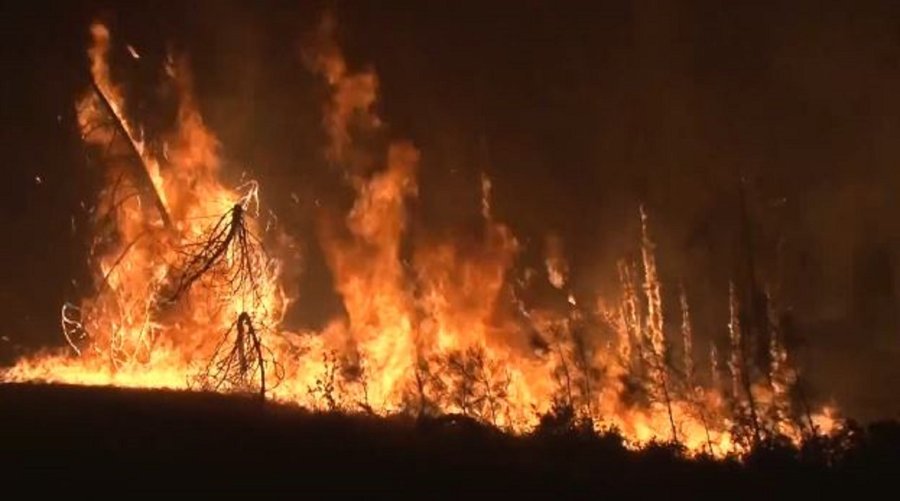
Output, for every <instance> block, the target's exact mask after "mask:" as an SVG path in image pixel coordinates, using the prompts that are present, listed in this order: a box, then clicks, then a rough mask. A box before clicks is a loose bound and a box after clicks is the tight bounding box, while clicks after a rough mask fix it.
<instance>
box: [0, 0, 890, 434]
mask: <svg viewBox="0 0 900 501" xmlns="http://www.w3.org/2000/svg"><path fill="white" fill-rule="evenodd" d="M326 8H328V9H331V10H332V11H333V12H334V13H335V15H336V17H337V19H338V22H339V37H340V40H341V43H342V44H343V46H344V48H345V51H346V53H347V55H348V57H349V59H350V61H351V63H352V64H354V65H355V66H356V67H357V68H363V67H368V66H371V67H373V68H374V69H375V70H376V71H377V73H378V75H379V78H380V82H381V91H382V98H381V100H380V104H379V110H380V113H381V114H382V116H383V117H385V119H386V121H387V122H388V123H389V124H390V134H391V136H392V137H396V138H409V139H411V140H412V141H413V142H414V143H415V144H416V145H417V146H418V147H419V148H420V149H421V150H422V154H423V157H422V159H423V164H422V169H421V175H420V196H419V198H418V200H417V201H416V202H415V207H414V208H413V209H414V212H413V216H412V218H413V224H412V230H411V232H412V234H413V236H415V235H423V234H437V233H444V234H446V233H450V234H453V233H454V232H458V233H459V234H460V236H459V238H460V239H464V238H465V234H466V231H467V228H468V227H469V226H471V223H472V221H476V220H477V218H478V214H479V210H480V205H479V204H480V201H479V196H480V194H479V176H480V172H482V171H484V172H486V173H487V174H488V175H489V176H490V177H491V178H492V179H493V182H494V193H495V201H494V205H495V212H496V216H497V217H498V219H500V220H503V221H506V222H508V223H509V224H510V225H511V227H512V228H513V229H514V230H515V231H516V234H517V235H518V236H519V237H520V239H521V240H522V241H523V242H524V244H525V250H524V252H523V254H522V255H521V256H520V260H519V266H520V268H524V267H527V266H531V267H535V268H539V267H540V266H541V249H542V243H543V241H544V239H545V238H546V236H547V235H548V233H551V232H552V233H553V234H556V235H558V236H559V237H561V238H562V240H563V241H564V242H565V248H566V252H567V255H568V257H569V259H570V262H571V268H572V270H573V283H572V286H573V288H574V290H575V293H576V295H578V296H579V297H582V298H584V299H585V300H587V299H588V298H590V297H592V294H594V293H595V292H596V291H608V290H611V289H612V288H613V287H614V285H615V282H614V278H615V271H616V269H615V261H616V259H618V258H620V257H622V256H625V255H627V254H628V253H629V252H634V251H635V250H636V245H637V242H638V240H637V224H638V209H637V208H638V205H639V204H640V203H644V204H645V205H646V207H647V209H648V212H649V214H650V217H651V225H652V228H651V229H652V232H653V234H654V237H655V239H656V240H657V241H658V243H659V261H660V267H661V273H662V278H663V280H664V294H666V295H667V297H668V296H671V295H672V294H675V293H676V290H677V289H676V287H675V286H676V285H677V284H678V283H680V282H683V283H684V284H685V287H686V288H687V290H688V295H689V296H690V298H691V301H692V303H693V304H694V305H695V306H694V309H695V318H696V319H697V321H698V326H697V330H698V331H700V332H702V336H703V337H704V339H705V340H707V342H708V340H710V339H717V340H719V341H720V342H724V339H725V336H726V335H727V331H726V327H725V323H726V319H727V290H728V281H729V279H730V278H731V277H732V276H733V275H734V273H735V270H736V268H737V266H738V263H739V262H740V260H741V257H740V255H741V249H742V247H740V245H738V243H737V242H738V233H739V232H738V228H739V226H740V206H739V203H738V200H739V193H740V190H739V186H740V183H739V179H740V178H741V176H743V178H744V179H745V183H744V191H745V195H746V200H747V210H748V213H749V219H750V221H751V227H752V234H753V236H754V240H753V241H754V253H755V255H756V258H757V260H758V262H759V267H760V279H761V280H765V281H766V282H769V283H772V284H777V285H778V287H779V288H780V290H781V291H782V292H781V294H782V296H783V298H784V299H783V301H784V303H785V305H784V306H785V308H786V309H787V310H788V311H789V312H790V314H791V316H792V319H793V322H794V323H795V324H796V325H797V330H798V332H799V333H801V337H802V341H804V342H805V344H804V346H805V348H804V349H805V354H804V358H805V360H806V363H807V365H808V371H809V374H810V376H811V378H812V379H813V381H814V384H815V387H816V393H817V396H818V398H822V399H827V398H829V397H834V398H836V399H837V400H838V402H839V403H840V404H841V405H842V407H843V408H844V409H845V410H846V411H847V413H849V414H851V415H856V416H859V417H861V418H864V419H866V418H871V417H875V416H886V415H893V416H896V415H897V413H898V412H900V401H898V400H897V399H896V398H895V393H896V392H895V390H894V389H895V388H897V385H898V384H900V364H897V360H898V359H900V358H898V357H900V332H898V328H900V326H898V320H900V319H898V316H897V308H898V306H900V303H898V301H900V298H898V297H897V294H896V286H897V281H898V279H900V269H898V251H900V239H898V237H900V235H898V230H900V222H898V218H897V216H898V215H900V206H898V202H897V198H896V196H895V194H896V193H900V175H898V172H900V169H898V167H900V3H897V2H892V1H881V2H870V1H856V2H827V1H807V0H795V1H784V2H766V1H754V2H722V1H716V0H709V1H682V2H672V3H671V4H669V5H666V2H657V1H634V2H624V1H616V2H613V1H594V2H583V3H582V2H552V1H545V2H527V1H526V2H522V1H492V2H475V1H468V2H450V1H447V2H434V1H404V2H397V1H371V2H303V1H299V0H296V1H291V2H281V1H278V2H274V1H270V2H249V1H248V2H226V1H192V2H184V3H183V4H182V3H175V2H149V1H140V2H45V1H18V2H15V1H6V2H3V5H2V7H0V9H2V17H0V22H2V32H0V33H2V43H0V68H2V75H3V79H2V84H0V131H2V133H0V145H2V153H0V162H2V165H3V168H4V172H5V173H6V175H5V176H4V178H3V182H2V183H0V190H2V191H0V228H2V229H3V234H2V236H0V256H2V261H0V284H2V287H0V319H2V323H0V326H2V327H0V336H2V339H0V361H2V362H10V361H11V360H13V359H14V357H15V356H17V354H19V353H22V352H27V351H31V350H34V349H36V348H38V347H49V346H60V345H61V344H62V341H63V340H62V336H61V334H60V332H59V308H60V305H61V304H62V303H63V302H64V301H67V300H68V301H73V302H77V301H78V300H79V299H80V298H81V297H82V296H83V295H85V294H87V293H88V292H89V290H90V280H91V279H90V272H89V270H88V268H87V266H86V264H85V263H86V252H87V249H88V241H89V235H90V227H89V224H88V223H89V216H88V215H87V212H86V210H85V208H84V207H90V205H91V204H92V203H93V200H94V198H95V196H96V192H97V189H98V183H99V181H100V176H99V172H98V169H97V166H96V165H94V164H92V163H91V162H90V161H88V159H87V157H86V154H85V149H84V148H83V146H82V144H81V142H80V139H79V136H78V131H77V127H76V124H75V121H74V112H73V103H74V101H75V100H76V98H77V96H78V95H79V94H80V93H81V92H82V91H83V90H84V89H85V88H86V86H87V82H88V80H87V61H86V56H85V52H84V50H85V48H86V46H87V44H88V32H87V27H88V25H89V23H90V21H91V20H92V19H95V18H100V19H103V20H104V21H106V22H107V23H108V24H109V26H110V28H111V31H112V33H113V37H114V38H115V39H116V40H117V41H119V46H118V51H119V52H123V48H122V45H121V44H122V43H126V42H127V43H129V44H131V45H133V46H134V47H135V48H136V49H137V50H138V51H139V52H140V53H141V55H142V62H141V63H140V65H137V64H134V63H133V62H132V63H131V66H128V64H126V63H127V62H126V60H125V56H126V55H125V54H124V53H120V54H116V55H114V58H115V57H117V58H119V61H120V62H121V63H122V65H121V66H124V70H123V71H126V72H128V74H129V76H130V77H131V80H132V81H134V82H136V84H135V85H141V83H142V82H148V83H147V84H146V85H150V82H152V81H153V78H154V74H153V72H154V71H157V68H158V67H159V65H158V64H157V63H158V62H160V61H161V60H162V58H163V57H164V54H165V53H166V50H167V49H168V48H170V47H171V48H174V49H175V50H177V51H180V52H184V53H187V54H188V55H189V56H190V58H191V63H192V66H193V68H194V71H195V76H196V84H197V94H198V95H199V99H200V104H201V107H202V110H203V112H204V115H205V118H206V120H207V123H208V125H209V126H210V127H211V129H212V130H213V131H215V132H216V134H217V135H218V136H219V138H220V139H221V141H222V144H223V148H224V156H225V157H226V159H227V164H228V165H227V166H226V170H227V173H228V175H230V176H232V177H233V178H234V179H237V177H238V176H239V175H240V173H241V172H242V171H244V170H246V171H247V172H248V173H250V174H251V175H253V176H254V177H256V178H257V179H258V180H259V181H260V182H261V184H262V190H263V197H264V200H263V201H264V203H266V204H267V205H268V207H270V208H272V210H273V211H275V212H276V213H277V214H278V216H279V220H280V222H281V223H282V224H283V225H284V227H285V228H286V230H287V231H288V232H289V233H290V234H292V235H294V236H296V237H297V239H298V241H299V242H300V244H301V245H302V246H303V248H304V252H305V267H304V273H303V275H302V276H301V277H300V278H299V279H298V281H297V283H296V287H297V288H298V293H299V294H300V300H299V302H298V306H297V307H296V308H295V311H292V312H291V314H290V317H289V322H291V323H292V324H293V325H297V326H310V327H317V326H320V325H321V324H322V322H324V320H326V319H327V318H329V317H331V316H333V315H334V314H335V313H338V312H339V311H340V303H339V301H338V299H337V297H336V296H335V294H334V293H333V292H332V291H331V285H330V283H331V280H330V277H329V275H328V271H327V268H326V267H325V265H324V261H323V258H322V256H321V251H320V250H319V248H318V246H317V243H316V239H315V232H314V230H313V228H314V222H315V221H314V220H315V214H316V212H315V210H314V209H313V207H315V200H317V199H319V200H320V201H322V202H323V203H326V204H335V205H340V204H346V203H347V200H348V199H347V197H349V194H348V193H345V192H343V191H342V190H343V188H342V187H341V186H342V185H341V183H340V181H339V179H338V178H337V176H336V175H335V172H334V171H333V169H330V168H329V167H328V166H327V165H326V163H325V161H324V160H323V157H322V146H323V145H324V143H325V138H324V134H323V132H322V131H321V126H320V121H321V103H322V102H323V99H325V97H326V96H327V94H326V91H325V89H323V88H322V86H321V84H320V82H318V81H317V79H316V78H315V77H314V76H313V75H311V74H310V73H309V72H308V71H307V70H306V69H305V68H304V66H303V63H302V59H301V57H300V48H301V47H302V44H303V40H304V34H306V33H309V31H310V30H311V29H312V28H313V27H314V26H315V25H316V23H317V22H318V20H319V16H320V14H321V13H322V12H323V10H324V9H326ZM113 65H114V66H116V67H120V65H117V60H115V59H114V61H113ZM146 94H148V95H149V94H152V93H150V92H148V93H146ZM153 104H154V103H153V100H152V99H148V100H147V101H146V102H142V103H138V104H137V105H136V107H135V113H136V114H138V115H139V116H141V117H142V118H144V119H145V120H144V121H145V122H146V123H148V124H149V127H151V128H152V127H153V124H154V123H155V122H154V121H156V122H160V123H162V122H164V121H165V117H166V116H167V115H166V114H167V113H168V112H170V111H171V110H169V111H167V110H165V109H159V108H157V107H154V106H153ZM344 191H346V190H344ZM292 195H295V196H296V198H297V199H299V200H300V202H299V203H295V202H294V200H293V198H294V197H292ZM82 204H84V207H83V206H82ZM671 314H672V315H676V316H677V315H678V312H677V311H675V310H673V311H672V312H671Z"/></svg>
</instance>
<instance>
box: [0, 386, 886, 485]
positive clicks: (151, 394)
mask: <svg viewBox="0 0 900 501" xmlns="http://www.w3.org/2000/svg"><path fill="white" fill-rule="evenodd" d="M881 426H882V428H880V431H878V430H879V429H875V431H874V432H873V431H871V429H870V431H868V432H867V435H866V437H867V438H868V440H869V441H868V442H866V443H864V444H863V443H862V442H860V444H857V445H855V446H854V451H855V452H854V454H855V455H854V454H850V455H847V456H845V459H842V462H841V463H840V464H837V465H833V466H830V467H829V466H826V465H825V464H823V463H822V462H821V461H816V460H812V459H809V458H808V457H806V456H803V455H802V454H799V453H798V452H797V451H792V450H788V449H772V450H767V451H765V452H764V453H760V454H757V455H755V456H754V457H752V458H750V459H748V460H747V461H745V462H744V463H740V462H738V461H735V460H727V461H712V460H708V459H686V458H683V457H681V456H679V454H678V453H677V451H676V450H675V449H674V448H672V447H668V446H657V447H650V448H648V449H646V450H644V451H640V452H632V451H628V450H626V449H625V448H624V447H623V446H622V445H621V442H620V440H619V439H618V437H617V436H615V435H613V434H607V435H602V436H598V435H594V434H585V433H579V432H577V431H565V430H563V431H560V429H559V428H557V427H553V426H546V427H545V428H543V429H542V430H541V431H540V432H537V433H535V434H532V435H528V436H524V437H513V436H509V435H506V434H503V433H500V432H498V431H497V430H494V429H491V428H488V427H484V426H480V425H478V424H476V423H474V422H471V421H469V420H466V419H463V418H443V419H429V420H415V419H411V418H388V419H385V418H378V417H374V416H345V415H339V414H328V413H310V412H307V411H303V410H301V409H298V408H295V407H292V406H283V405H276V404H271V403H266V404H262V403H260V402H259V401H257V400H255V399H252V398H244V397H236V396H224V395H217V394H208V393H190V392H174V391H157V390H126V389H117V388H86V387H74V386H62V385H40V384H5V385H0V464H2V465H3V470H2V474H4V475H5V477H6V480H5V481H3V482H4V485H6V486H7V487H9V486H21V487H27V488H28V489H38V490H42V489H46V488H50V489H57V488H62V489H65V490H68V491H70V492H73V493H74V492H78V491H82V492H88V493H95V494H102V493H106V492H110V493H111V492H119V491H120V489H123V488H124V489H126V490H158V489H169V488H183V487H190V488H201V489H227V490H243V489H248V490H254V491H256V490H278V491H282V490H291V491H301V492H320V491H325V490H327V491H371V490H385V491H391V492H397V493H401V494H407V495H409V494H420V495H421V494H429V493H443V494H452V493H461V492H466V491H479V492H485V491H494V492H497V493H502V494H511V493H513V492H530V493H535V492H543V493H548V492H550V493H554V492H555V493H560V494H563V493H571V492H578V493H594V494H597V495H601V497H604V498H610V497H612V498H620V497H635V496H637V497H647V496H653V495H659V494H662V495H665V497H666V498H670V497H671V496H674V495H676V494H684V495H688V496H690V497H691V498H695V499H696V498H697V497H710V498H728V499H759V498H760V497H763V496H764V497H766V498H772V497H781V495H783V497H795V496H801V497H802V498H804V499H805V498H808V497H809V496H811V495H812V496H816V495H817V494H824V493H834V489H839V488H849V489H854V490H856V489H858V488H860V486H865V487H868V488H873V487H874V486H875V484H876V483H877V482H881V481H889V479H890V475H891V474H892V473H893V472H894V471H896V468H897V466H900V461H898V459H900V426H897V425H896V423H893V424H883V425H881ZM848 458H849V459H848ZM0 492H2V490H0ZM857 492H859V491H857Z"/></svg>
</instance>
